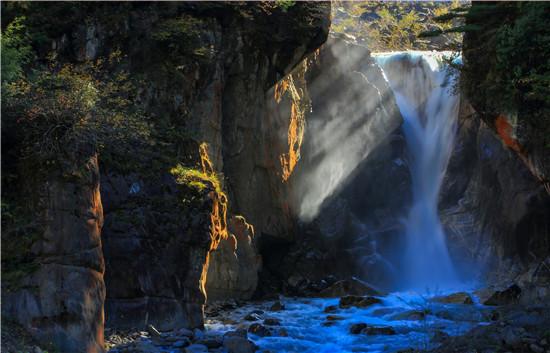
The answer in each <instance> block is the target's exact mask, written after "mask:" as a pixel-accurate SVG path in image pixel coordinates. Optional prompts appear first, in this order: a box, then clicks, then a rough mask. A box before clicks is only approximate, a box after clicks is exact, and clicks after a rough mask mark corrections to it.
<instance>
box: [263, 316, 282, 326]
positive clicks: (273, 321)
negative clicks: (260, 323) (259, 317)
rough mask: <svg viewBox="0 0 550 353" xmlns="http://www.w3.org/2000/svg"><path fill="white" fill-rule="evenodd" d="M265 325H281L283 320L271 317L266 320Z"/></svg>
mask: <svg viewBox="0 0 550 353" xmlns="http://www.w3.org/2000/svg"><path fill="white" fill-rule="evenodd" d="M264 325H269V326H279V325H281V320H279V319H275V318H271V317H270V318H267V319H265V320H264Z"/></svg>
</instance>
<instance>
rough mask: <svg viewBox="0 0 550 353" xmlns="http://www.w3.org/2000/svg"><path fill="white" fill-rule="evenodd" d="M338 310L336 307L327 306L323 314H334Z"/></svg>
mask: <svg viewBox="0 0 550 353" xmlns="http://www.w3.org/2000/svg"><path fill="white" fill-rule="evenodd" d="M337 310H338V306H337V305H327V306H326V307H325V309H323V312H325V313H334V312H336V311H337Z"/></svg>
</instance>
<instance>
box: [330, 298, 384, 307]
mask: <svg viewBox="0 0 550 353" xmlns="http://www.w3.org/2000/svg"><path fill="white" fill-rule="evenodd" d="M380 303H382V301H381V300H380V299H378V298H375V297H361V296H356V295H348V296H345V297H342V298H340V302H339V304H338V306H339V307H340V308H342V309H347V308H350V307H352V306H355V307H358V308H366V307H368V306H371V305H374V304H380Z"/></svg>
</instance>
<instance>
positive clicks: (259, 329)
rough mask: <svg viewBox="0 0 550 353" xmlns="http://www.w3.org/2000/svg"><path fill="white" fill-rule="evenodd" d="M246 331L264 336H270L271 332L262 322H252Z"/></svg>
mask: <svg viewBox="0 0 550 353" xmlns="http://www.w3.org/2000/svg"><path fill="white" fill-rule="evenodd" d="M248 333H252V334H254V335H257V336H260V337H265V336H271V332H270V331H269V329H268V328H267V327H265V326H264V325H262V324H258V323H256V324H252V325H250V326H249V327H248Z"/></svg>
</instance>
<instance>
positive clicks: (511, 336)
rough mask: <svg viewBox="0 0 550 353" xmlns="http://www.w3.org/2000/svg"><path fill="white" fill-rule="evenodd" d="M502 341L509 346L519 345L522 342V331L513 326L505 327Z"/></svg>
mask: <svg viewBox="0 0 550 353" xmlns="http://www.w3.org/2000/svg"><path fill="white" fill-rule="evenodd" d="M502 341H503V342H504V344H505V345H507V346H512V347H513V346H517V345H519V344H520V343H521V333H520V332H519V331H518V330H517V329H515V328H513V327H510V326H508V327H505V328H504V330H503V332H502Z"/></svg>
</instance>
